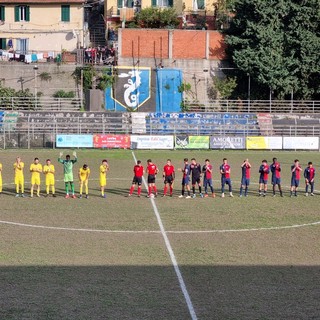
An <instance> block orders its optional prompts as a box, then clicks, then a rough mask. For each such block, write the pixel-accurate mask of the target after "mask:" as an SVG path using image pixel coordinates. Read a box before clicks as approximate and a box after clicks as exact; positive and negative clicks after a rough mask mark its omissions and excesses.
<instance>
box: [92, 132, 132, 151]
mask: <svg viewBox="0 0 320 320" xmlns="http://www.w3.org/2000/svg"><path fill="white" fill-rule="evenodd" d="M93 146H94V148H114V149H115V148H120V149H129V148H130V146H131V141H130V135H126V134H95V135H94V136H93Z"/></svg>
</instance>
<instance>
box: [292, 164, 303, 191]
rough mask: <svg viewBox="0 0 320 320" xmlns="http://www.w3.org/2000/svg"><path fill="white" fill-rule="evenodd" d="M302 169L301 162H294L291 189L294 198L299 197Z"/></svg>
mask: <svg viewBox="0 0 320 320" xmlns="http://www.w3.org/2000/svg"><path fill="white" fill-rule="evenodd" d="M301 171H302V168H301V166H300V163H299V160H298V159H296V160H294V164H293V165H292V166H291V188H290V197H292V196H293V193H294V196H295V197H297V196H298V195H297V190H298V187H299V183H300V173H301Z"/></svg>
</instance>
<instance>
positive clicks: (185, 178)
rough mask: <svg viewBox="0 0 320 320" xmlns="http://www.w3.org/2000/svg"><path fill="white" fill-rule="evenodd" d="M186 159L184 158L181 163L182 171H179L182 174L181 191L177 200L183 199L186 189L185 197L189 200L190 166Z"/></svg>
mask: <svg viewBox="0 0 320 320" xmlns="http://www.w3.org/2000/svg"><path fill="white" fill-rule="evenodd" d="M188 161H189V160H188V158H184V159H183V162H184V167H183V169H179V171H181V172H182V182H181V185H182V189H181V195H180V196H179V198H183V197H184V193H185V189H187V192H188V195H187V196H186V199H190V198H191V196H190V185H189V183H190V165H189V162H188Z"/></svg>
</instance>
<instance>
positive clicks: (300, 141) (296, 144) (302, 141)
mask: <svg viewBox="0 0 320 320" xmlns="http://www.w3.org/2000/svg"><path fill="white" fill-rule="evenodd" d="M283 149H287V150H295V149H298V150H299V149H300V150H319V138H318V137H283Z"/></svg>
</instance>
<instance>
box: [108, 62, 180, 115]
mask: <svg viewBox="0 0 320 320" xmlns="http://www.w3.org/2000/svg"><path fill="white" fill-rule="evenodd" d="M133 69H134V68H131V67H120V66H119V67H116V68H115V70H116V71H115V72H117V76H116V81H115V83H114V85H113V88H107V89H106V91H105V108H106V110H109V111H122V112H125V111H132V109H133V110H134V111H141V112H180V103H181V101H182V93H179V92H178V87H179V86H180V85H181V83H182V72H181V70H177V69H156V70H152V69H151V68H146V67H139V68H136V69H135V70H136V71H138V72H139V78H138V80H137V77H135V76H133ZM135 83H138V85H137V86H136V87H135ZM130 87H133V88H134V89H135V90H131V91H130ZM129 91H130V92H131V93H130V96H129V97H130V99H131V101H133V98H135V97H138V99H139V104H138V105H134V103H132V104H131V106H132V107H130V105H128V95H127V100H126V99H125V97H126V92H129Z"/></svg>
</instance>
